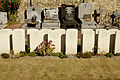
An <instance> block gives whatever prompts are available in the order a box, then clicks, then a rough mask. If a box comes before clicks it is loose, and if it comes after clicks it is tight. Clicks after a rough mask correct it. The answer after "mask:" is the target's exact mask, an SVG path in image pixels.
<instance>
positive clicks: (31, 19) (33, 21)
mask: <svg viewBox="0 0 120 80" xmlns="http://www.w3.org/2000/svg"><path fill="white" fill-rule="evenodd" d="M25 23H26V24H27V27H33V26H35V27H36V28H40V24H41V9H40V7H37V6H33V7H29V8H27V9H26V19H25Z"/></svg>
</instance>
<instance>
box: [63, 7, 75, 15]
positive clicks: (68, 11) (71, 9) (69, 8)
mask: <svg viewBox="0 0 120 80" xmlns="http://www.w3.org/2000/svg"><path fill="white" fill-rule="evenodd" d="M65 11H66V12H67V14H68V15H69V16H70V15H71V14H72V12H73V11H74V9H73V8H72V7H67V8H66V10H65Z"/></svg>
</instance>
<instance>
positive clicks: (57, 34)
mask: <svg viewBox="0 0 120 80" xmlns="http://www.w3.org/2000/svg"><path fill="white" fill-rule="evenodd" d="M63 34H65V30H64V29H55V30H51V31H50V33H49V37H48V41H49V40H52V41H53V44H55V48H56V49H55V52H61V37H62V35H63Z"/></svg>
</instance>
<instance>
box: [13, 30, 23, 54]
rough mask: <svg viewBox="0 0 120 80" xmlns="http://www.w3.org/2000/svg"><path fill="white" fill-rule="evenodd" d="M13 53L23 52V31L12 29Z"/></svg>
mask: <svg viewBox="0 0 120 80" xmlns="http://www.w3.org/2000/svg"><path fill="white" fill-rule="evenodd" d="M13 51H14V52H15V53H19V52H20V51H25V30H24V29H14V30H13Z"/></svg>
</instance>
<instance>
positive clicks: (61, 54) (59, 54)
mask: <svg viewBox="0 0 120 80" xmlns="http://www.w3.org/2000/svg"><path fill="white" fill-rule="evenodd" d="M52 56H58V57H59V58H61V59H63V58H67V55H64V54H63V53H62V52H55V53H53V54H52Z"/></svg>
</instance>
